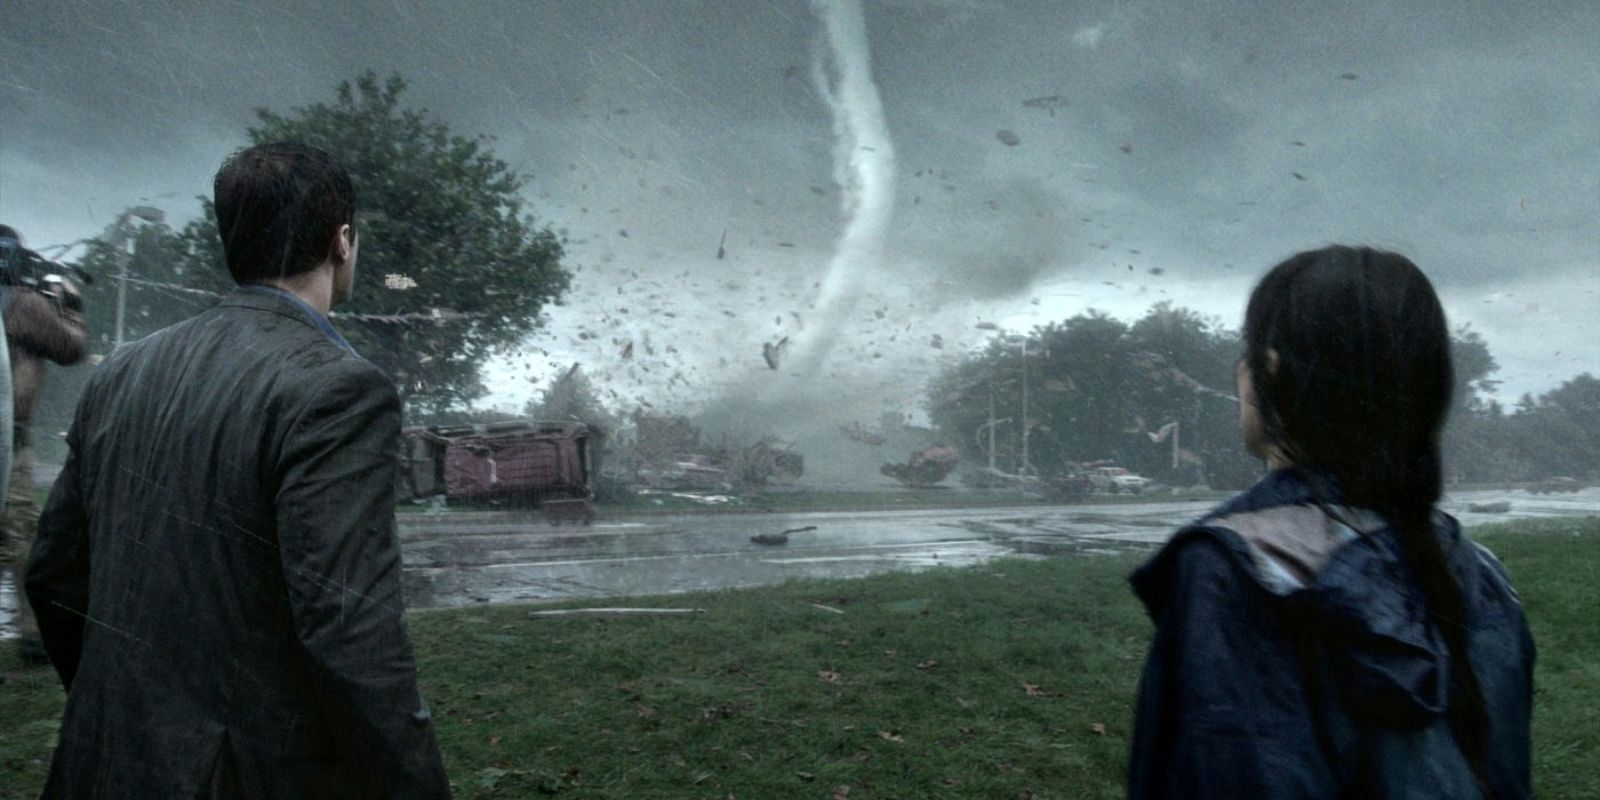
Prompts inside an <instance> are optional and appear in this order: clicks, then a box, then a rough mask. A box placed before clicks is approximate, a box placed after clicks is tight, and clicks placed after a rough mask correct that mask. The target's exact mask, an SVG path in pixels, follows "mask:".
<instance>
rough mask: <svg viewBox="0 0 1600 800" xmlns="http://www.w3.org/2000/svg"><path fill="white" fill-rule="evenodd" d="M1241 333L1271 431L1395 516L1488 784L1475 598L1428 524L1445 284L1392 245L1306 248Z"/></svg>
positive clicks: (1446, 370)
mask: <svg viewBox="0 0 1600 800" xmlns="http://www.w3.org/2000/svg"><path fill="white" fill-rule="evenodd" d="M1244 339H1245V361H1246V364H1247V366H1248V368H1249V372H1250V378H1251V381H1252V384H1253V388H1254V389H1255V394H1256V397H1257V398H1258V399H1259V404H1260V407H1261V414H1262V421H1263V424H1264V426H1265V429H1266V434H1267V437H1268V439H1269V440H1270V441H1271V442H1272V444H1273V445H1274V446H1276V447H1277V448H1279V449H1280V450H1281V451H1282V452H1283V453H1284V455H1285V456H1286V457H1287V458H1288V459H1289V460H1290V461H1291V462H1293V463H1294V464H1296V465H1298V466H1302V467H1308V468H1313V469H1315V470H1317V471H1319V472H1323V473H1327V474H1329V475H1332V476H1333V477H1334V479H1335V480H1336V482H1337V491H1338V493H1339V495H1340V498H1341V501H1342V502H1343V503H1344V504H1346V505H1349V506H1352V507H1357V508H1368V509H1372V510H1374V511H1377V512H1378V513H1380V514H1382V515H1383V516H1384V518H1385V519H1386V520H1387V521H1388V522H1389V524H1390V526H1391V527H1392V528H1393V529H1394V530H1395V532H1396V534H1397V538H1398V540H1399V542H1400V546H1401V548H1402V550H1403V553H1402V555H1403V557H1404V558H1405V561H1406V563H1407V565H1408V566H1409V567H1410V569H1411V571H1412V573H1413V574H1414V576H1415V579H1416V583H1417V586H1418V587H1419V589H1420V590H1421V594H1422V599H1423V601H1424V603H1425V604H1426V606H1427V609H1428V614H1429V616H1430V618H1431V619H1432V621H1433V623H1434V624H1435V625H1436V626H1437V627H1438V630H1439V632H1440V634H1441V636H1442V638H1443V639H1444V641H1445V645H1446V647H1447V648H1448V651H1449V655H1450V675H1451V676H1453V678H1452V687H1451V688H1452V692H1451V700H1450V707H1449V711H1448V714H1449V720H1450V725H1451V728H1452V731H1453V732H1454V734H1455V737H1456V741H1457V742H1459V743H1460V746H1461V749H1462V752H1463V754H1464V755H1465V756H1466V758H1467V761H1468V763H1469V764H1470V765H1471V768H1472V771H1473V774H1474V776H1475V777H1476V779H1477V782H1478V785H1479V786H1480V787H1481V788H1482V790H1483V794H1484V796H1485V797H1493V792H1492V791H1491V789H1490V786H1489V783H1488V780H1487V773H1486V762H1487V758H1488V741H1489V719H1488V714H1487V711H1486V708H1485V705H1484V698H1483V692H1482V688H1481V686H1480V685H1479V683H1478V679H1477V675H1476V674H1475V673H1474V672H1473V669H1472V663H1471V661H1470V660H1469V658H1468V650H1469V647H1468V644H1469V642H1468V639H1469V628H1468V615H1469V604H1468V601H1467V598H1466V597H1465V596H1464V594H1463V592H1462V589H1461V586H1460V584H1459V582H1458V581H1457V580H1456V576H1455V575H1454V574H1453V573H1452V571H1451V569H1450V560H1449V557H1448V555H1447V553H1446V552H1445V549H1444V544H1443V543H1442V542H1441V538H1440V535H1439V533H1438V531H1436V530H1435V528H1434V525H1433V508H1434V504H1435V503H1437V502H1438V500H1439V497H1440V495H1441V493H1442V478H1441V475H1442V473H1443V470H1442V464H1441V460H1440V452H1439V433H1440V431H1441V429H1442V428H1443V427H1444V420H1445V416H1446V415H1447V414H1448V412H1449V408H1450V399H1451V394H1452V392H1453V390H1454V373H1453V369H1452V365H1451V361H1450V335H1449V328H1448V326H1447V325H1446V322H1445V316H1444V309H1443V307H1442V306H1441V305H1440V304H1439V298H1438V295H1437V294H1436V293H1435V292H1434V290H1433V286H1432V284H1431V283H1429V281H1428V279H1427V277H1426V276H1425V275H1423V274H1422V271H1421V270H1419V269H1417V267H1416V265H1415V264H1413V263H1411V261H1410V260H1408V259H1406V258H1405V257H1403V256H1400V255H1396V254H1394V253H1387V252H1382V251H1378V250H1372V249H1370V248H1351V247H1329V248H1325V249H1322V250H1315V251H1310V252H1306V253H1301V254H1299V255H1296V256H1294V257H1292V258H1290V259H1288V260H1286V261H1284V262H1283V263H1281V264H1279V265H1278V266H1276V267H1274V268H1273V269H1272V270H1271V271H1270V272H1269V273H1267V275H1266V277H1264V278H1262V280H1261V282H1260V283H1259V284H1258V285H1257V286H1256V289H1255V291H1254V292H1253V293H1252V294H1251V296H1250V305H1249V308H1248V309H1247V311H1246V312H1245V326H1244Z"/></svg>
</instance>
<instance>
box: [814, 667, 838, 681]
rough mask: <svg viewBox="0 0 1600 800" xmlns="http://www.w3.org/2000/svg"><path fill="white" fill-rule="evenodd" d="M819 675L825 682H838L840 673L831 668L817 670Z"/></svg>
mask: <svg viewBox="0 0 1600 800" xmlns="http://www.w3.org/2000/svg"><path fill="white" fill-rule="evenodd" d="M817 677H818V678H819V679H821V680H822V681H823V682H825V683H838V682H839V673H837V672H834V671H833V670H831V669H823V670H817Z"/></svg>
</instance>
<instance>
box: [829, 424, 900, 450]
mask: <svg viewBox="0 0 1600 800" xmlns="http://www.w3.org/2000/svg"><path fill="white" fill-rule="evenodd" d="M839 432H840V433H843V434H844V436H845V438H846V439H849V440H850V441H852V442H860V443H862V444H864V445H868V446H870V447H882V446H883V445H884V444H885V443H887V442H888V441H889V439H888V437H886V436H884V435H883V434H881V433H877V432H875V431H869V430H867V429H866V428H863V427H862V426H861V423H860V422H856V423H854V424H852V425H840V426H839Z"/></svg>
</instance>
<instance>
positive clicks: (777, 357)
mask: <svg viewBox="0 0 1600 800" xmlns="http://www.w3.org/2000/svg"><path fill="white" fill-rule="evenodd" d="M788 349H789V337H787V336H785V337H783V338H782V339H779V340H778V341H777V343H776V344H774V343H772V342H767V343H766V344H764V345H761V357H762V358H764V359H766V360H767V368H768V369H777V368H778V364H779V362H781V361H783V354H784V352H785V351H786V350H788Z"/></svg>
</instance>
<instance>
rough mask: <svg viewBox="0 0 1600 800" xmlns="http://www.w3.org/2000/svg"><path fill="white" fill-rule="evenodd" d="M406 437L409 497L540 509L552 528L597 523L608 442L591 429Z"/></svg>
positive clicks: (453, 431) (488, 428) (577, 425)
mask: <svg viewBox="0 0 1600 800" xmlns="http://www.w3.org/2000/svg"><path fill="white" fill-rule="evenodd" d="M401 435H402V437H403V441H404V444H403V449H402V454H401V458H402V463H401V469H400V484H401V485H400V496H401V497H403V498H410V499H414V500H420V499H426V498H432V497H441V496H442V497H443V498H444V499H446V500H447V501H451V502H507V503H514V504H517V505H524V506H529V507H537V508H539V509H540V510H542V511H543V512H544V514H545V516H546V517H547V518H548V519H549V520H550V522H551V523H552V524H560V523H562V522H582V523H583V524H585V525H587V524H588V523H590V522H592V521H593V520H594V502H593V501H594V477H595V475H596V474H598V469H597V465H596V463H595V462H596V456H597V450H598V444H599V438H600V436H599V433H598V432H597V431H595V430H594V429H593V428H591V427H589V426H588V425H585V424H583V423H581V422H540V421H536V420H512V421H507V422H495V423H487V424H480V425H449V426H439V425H435V426H430V427H426V428H406V429H405V430H404V431H402V432H401Z"/></svg>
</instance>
